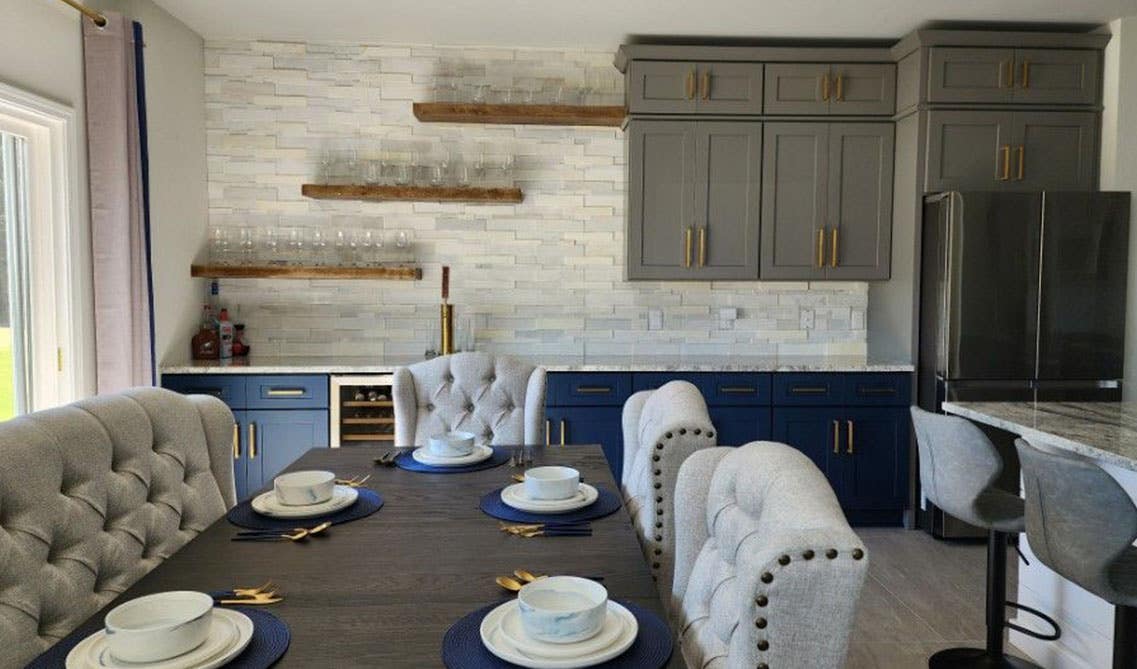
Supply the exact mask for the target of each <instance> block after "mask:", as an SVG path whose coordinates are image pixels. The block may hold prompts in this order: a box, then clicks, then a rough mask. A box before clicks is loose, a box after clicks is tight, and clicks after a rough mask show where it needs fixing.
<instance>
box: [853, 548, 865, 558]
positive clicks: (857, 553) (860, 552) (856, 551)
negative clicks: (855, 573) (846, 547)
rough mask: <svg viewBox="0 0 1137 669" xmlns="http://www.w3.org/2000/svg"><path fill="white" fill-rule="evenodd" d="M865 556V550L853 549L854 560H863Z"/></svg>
mask: <svg viewBox="0 0 1137 669" xmlns="http://www.w3.org/2000/svg"><path fill="white" fill-rule="evenodd" d="M864 556H865V552H864V551H863V550H861V549H859V548H854V549H853V559H854V560H860V559H861V558H863V557H864Z"/></svg>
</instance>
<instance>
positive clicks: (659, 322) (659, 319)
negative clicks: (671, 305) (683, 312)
mask: <svg viewBox="0 0 1137 669" xmlns="http://www.w3.org/2000/svg"><path fill="white" fill-rule="evenodd" d="M647 329H649V330H662V329H663V309H648V312H647Z"/></svg>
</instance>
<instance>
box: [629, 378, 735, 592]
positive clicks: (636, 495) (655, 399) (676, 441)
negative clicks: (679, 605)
mask: <svg viewBox="0 0 1137 669" xmlns="http://www.w3.org/2000/svg"><path fill="white" fill-rule="evenodd" d="M622 419H623V427H624V471H623V474H622V476H621V479H622V480H621V485H620V487H621V489H622V492H623V495H624V504H625V506H627V509H628V513H629V515H631V517H632V522H633V524H634V525H635V528H636V535H637V536H638V537H639V540H640V545H641V546H642V547H643V551H644V557H645V558H646V559H647V562H648V564H649V565H651V573H652V576H653V577H654V578H655V581H656V585H657V587H658V588H659V591H660V593H661V594H662V595H663V598H664V599H665V600H666V599H667V597H669V596H670V593H671V578H672V573H673V571H674V569H675V495H674V493H675V477H676V476H677V475H678V474H679V466H680V465H682V464H683V461H684V460H686V459H687V457H688V456H690V455H691V454H692V453H694V452H695V451H697V450H699V449H701V448H711V447H713V446H715V445H716V443H717V442H716V437H715V434H716V431H715V426H714V425H713V424H712V423H711V417H710V415H709V414H708V413H707V403H706V401H704V400H703V396H702V394H701V393H700V392H699V389H698V388H696V387H695V385H694V384H692V383H689V382H687V381H670V382H668V383H665V384H664V385H662V386H660V387H659V388H657V389H655V390H641V391H640V392H638V393H635V394H634V395H632V396H631V397H629V398H628V401H627V402H625V403H624V410H623V416H622Z"/></svg>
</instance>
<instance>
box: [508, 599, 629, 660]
mask: <svg viewBox="0 0 1137 669" xmlns="http://www.w3.org/2000/svg"><path fill="white" fill-rule="evenodd" d="M606 618H607V619H606V620H605V621H604V626H603V627H601V628H600V631H599V632H597V633H596V634H595V635H594V636H591V637H589V638H587V639H585V640H583V641H577V642H574V643H548V642H546V641H541V640H539V639H534V638H533V637H531V636H529V635H528V634H526V633H525V627H524V626H523V624H522V622H521V609H520V608H519V607H516V606H514V607H512V608H510V609H509V610H507V611H506V612H505V615H503V616H502V618H501V635H502V636H503V637H505V640H506V641H508V642H509V643H511V644H513V645H514V646H515V647H516V648H517V649H518V650H520V651H521V652H523V653H525V654H526V655H533V656H536V657H551V658H574V657H580V656H581V655H587V654H588V653H595V652H597V651H601V650H604V649H605V648H607V647H609V646H611V645H612V644H613V643H615V642H616V639H618V638H619V637H620V635H621V634H623V633H624V618H623V617H622V616H621V615H620V614H619V613H617V612H616V610H615V609H614V608H612V606H609V607H608V612H607V615H606ZM632 620H635V618H634V617H633V618H632Z"/></svg>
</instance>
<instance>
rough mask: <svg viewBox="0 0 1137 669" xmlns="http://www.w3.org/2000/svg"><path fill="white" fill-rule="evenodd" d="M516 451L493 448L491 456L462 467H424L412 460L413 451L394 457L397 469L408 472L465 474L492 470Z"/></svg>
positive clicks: (498, 447) (506, 460)
mask: <svg viewBox="0 0 1137 669" xmlns="http://www.w3.org/2000/svg"><path fill="white" fill-rule="evenodd" d="M515 450H516V449H509V448H503V447H501V446H494V447H493V455H491V456H490V457H488V458H486V459H485V460H482V461H481V462H475V463H474V464H472V465H464V466H462V467H435V466H434V465H424V464H423V463H421V462H419V461H418V460H415V459H414V451H407V452H405V453H400V454H399V455H398V456H396V457H395V465H396V466H397V467H398V468H399V469H405V470H407V471H408V472H423V473H426V474H465V473H467V472H480V471H481V470H483V469H492V468H494V467H499V466H501V465H504V464H505V463H506V462H508V461H509V454H510V452H511V451H515Z"/></svg>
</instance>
